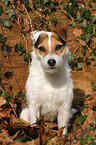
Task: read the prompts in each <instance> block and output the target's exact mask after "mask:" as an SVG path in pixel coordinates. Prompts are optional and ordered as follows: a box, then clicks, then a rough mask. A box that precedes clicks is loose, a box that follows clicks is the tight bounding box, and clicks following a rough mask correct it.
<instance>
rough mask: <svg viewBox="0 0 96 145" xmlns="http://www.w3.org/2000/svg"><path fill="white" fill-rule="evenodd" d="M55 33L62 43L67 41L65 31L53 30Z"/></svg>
mask: <svg viewBox="0 0 96 145" xmlns="http://www.w3.org/2000/svg"><path fill="white" fill-rule="evenodd" d="M55 32H56V33H58V34H59V36H60V37H61V38H62V40H63V41H67V30H66V29H63V28H62V29H57V30H55Z"/></svg>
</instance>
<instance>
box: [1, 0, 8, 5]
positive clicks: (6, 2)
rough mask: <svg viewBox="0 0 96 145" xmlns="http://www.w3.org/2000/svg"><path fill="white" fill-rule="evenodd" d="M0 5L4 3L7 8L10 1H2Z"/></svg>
mask: <svg viewBox="0 0 96 145" xmlns="http://www.w3.org/2000/svg"><path fill="white" fill-rule="evenodd" d="M2 3H4V4H5V5H6V6H8V5H9V3H10V0H2Z"/></svg>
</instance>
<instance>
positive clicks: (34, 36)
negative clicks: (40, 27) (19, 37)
mask: <svg viewBox="0 0 96 145" xmlns="http://www.w3.org/2000/svg"><path fill="white" fill-rule="evenodd" d="M43 33H45V31H37V30H35V31H32V32H31V34H30V35H31V39H32V41H33V44H35V42H36V41H37V39H38V37H39V36H40V35H41V34H43Z"/></svg>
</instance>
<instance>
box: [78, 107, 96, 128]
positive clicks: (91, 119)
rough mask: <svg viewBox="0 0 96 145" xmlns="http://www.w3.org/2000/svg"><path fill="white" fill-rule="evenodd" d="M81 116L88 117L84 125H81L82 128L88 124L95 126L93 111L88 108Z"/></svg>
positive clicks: (95, 120)
mask: <svg viewBox="0 0 96 145" xmlns="http://www.w3.org/2000/svg"><path fill="white" fill-rule="evenodd" d="M81 114H82V115H83V116H85V115H88V116H87V119H86V120H85V121H84V124H83V125H82V126H83V127H84V128H85V127H88V125H89V124H95V123H96V116H95V114H94V111H93V110H92V109H90V108H85V109H84V110H83V111H82V112H81Z"/></svg>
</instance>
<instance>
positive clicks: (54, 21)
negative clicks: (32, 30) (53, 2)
mask: <svg viewBox="0 0 96 145" xmlns="http://www.w3.org/2000/svg"><path fill="white" fill-rule="evenodd" d="M52 22H53V24H54V26H55V27H56V25H57V19H56V18H55V17H54V18H52Z"/></svg>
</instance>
